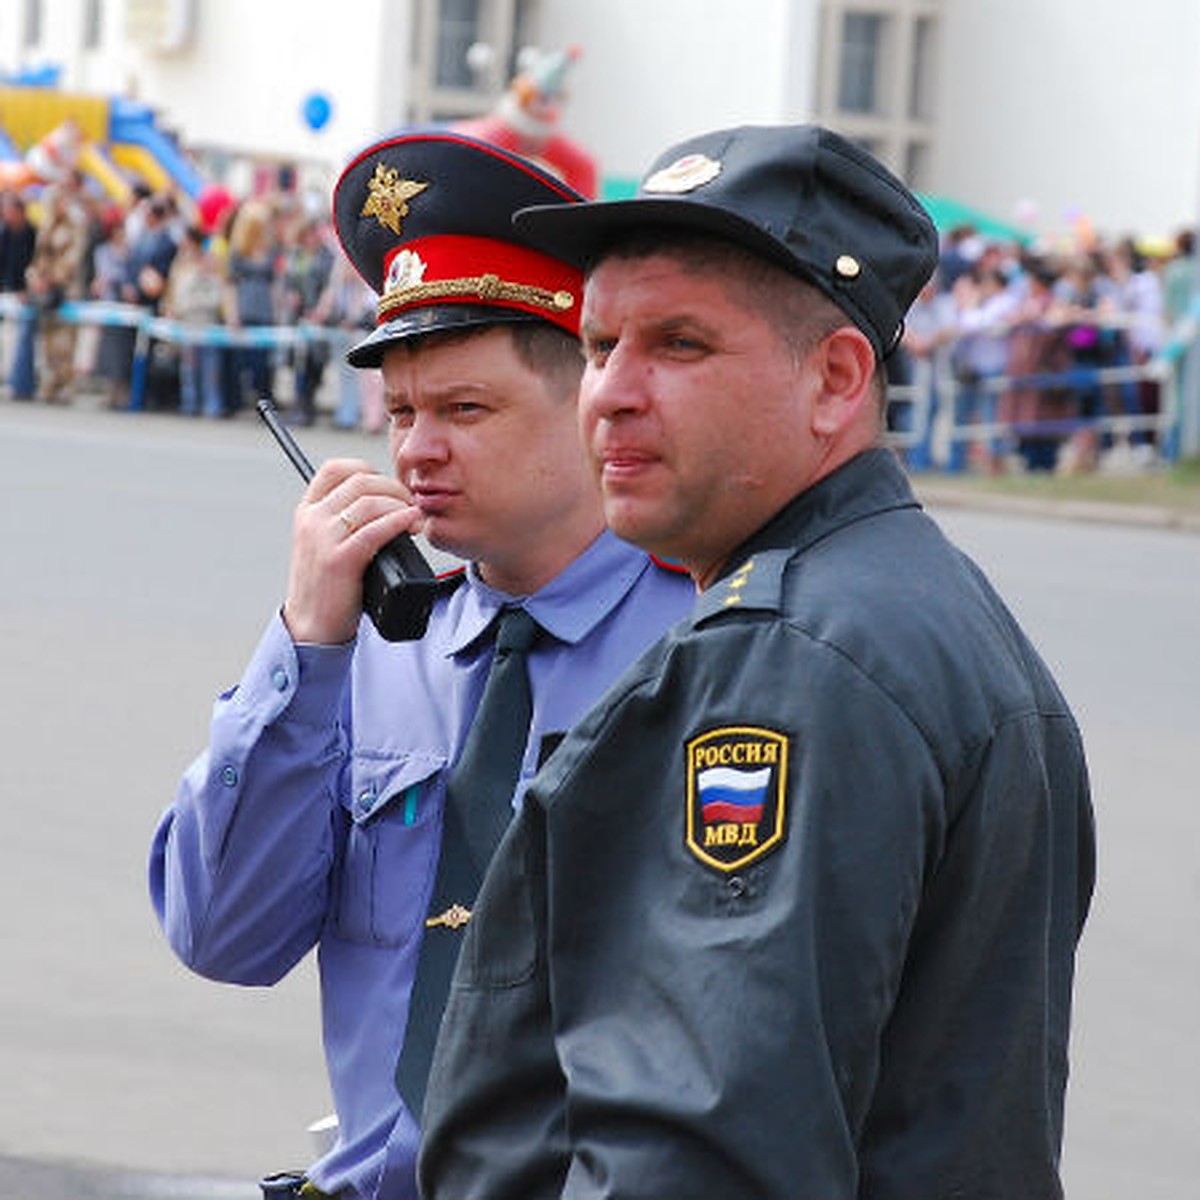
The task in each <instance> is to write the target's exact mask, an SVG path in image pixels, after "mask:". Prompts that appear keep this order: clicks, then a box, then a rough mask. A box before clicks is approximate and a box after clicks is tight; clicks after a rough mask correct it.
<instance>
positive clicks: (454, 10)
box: [434, 0, 481, 88]
mask: <svg viewBox="0 0 1200 1200" xmlns="http://www.w3.org/2000/svg"><path fill="white" fill-rule="evenodd" d="M480 40H481V38H480V35H479V0H442V2H441V4H440V5H438V33H437V69H436V72H435V75H434V80H435V83H436V85H437V86H438V87H450V88H471V87H473V86H474V79H473V78H472V74H471V67H470V64H469V63H468V60H467V51H468V50H470V48H471V47H472V46H473V45H474V44H475V43H476V42H478V41H480Z"/></svg>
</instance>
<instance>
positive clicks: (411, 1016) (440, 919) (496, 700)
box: [396, 608, 539, 1119]
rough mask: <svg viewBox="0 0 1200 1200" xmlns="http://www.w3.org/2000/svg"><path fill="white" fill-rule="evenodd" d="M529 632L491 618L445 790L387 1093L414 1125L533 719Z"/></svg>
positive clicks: (518, 614)
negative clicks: (392, 1090) (490, 644)
mask: <svg viewBox="0 0 1200 1200" xmlns="http://www.w3.org/2000/svg"><path fill="white" fill-rule="evenodd" d="M538 631H539V626H538V624H537V622H536V621H535V620H534V619H533V618H532V617H531V616H530V615H529V614H528V613H527V612H526V611H525V610H524V609H523V608H505V609H502V610H501V613H500V618H499V620H498V622H497V628H496V652H495V657H494V658H493V660H492V666H491V670H490V671H489V672H488V678H487V683H486V685H485V686H484V689H483V696H482V698H481V699H480V701H479V707H478V709H476V711H475V719H474V720H473V721H472V722H471V728H470V731H469V732H468V734H467V738H466V741H465V742H464V743H463V748H462V753H461V754H460V755H459V758H458V762H457V763H456V764H455V766H454V769H453V770H452V771H451V773H450V778H449V780H448V782H447V785H446V804H445V809H444V812H443V816H442V845H441V851H440V853H439V855H438V866H437V877H436V878H435V880H434V885H433V896H432V898H431V899H430V902H429V917H428V919H427V920H426V922H425V936H424V939H423V940H422V942H421V952H420V957H419V958H418V960H417V971H416V976H415V978H414V980H413V992H412V1001H411V1002H410V1004H409V1013H408V1027H407V1029H406V1030H405V1034H404V1046H403V1049H402V1050H401V1052H400V1061H399V1062H398V1063H397V1066H396V1086H397V1088H398V1089H399V1091H400V1095H401V1096H402V1097H403V1098H404V1102H405V1104H407V1106H408V1110H409V1112H411V1113H412V1114H413V1116H414V1117H415V1118H417V1119H419V1118H420V1115H421V1106H422V1104H424V1101H425V1084H426V1081H427V1080H428V1078H429V1067H430V1064H431V1062H432V1061H433V1047H434V1043H435V1042H436V1041H437V1035H438V1027H439V1026H440V1024H441V1020H442V1010H443V1009H444V1008H445V1006H446V997H447V996H448V995H449V993H450V980H451V977H452V976H453V974H454V964H455V962H456V961H457V960H458V950H459V945H460V943H461V941H462V927H463V926H464V925H465V924H466V923H467V921H468V919H469V918H470V915H471V906H472V905H473V904H474V903H475V895H476V893H477V892H478V891H479V884H480V881H481V880H482V879H483V874H484V872H485V871H486V870H487V865H488V863H489V862H490V861H491V858H492V854H493V852H494V851H495V849H496V845H497V843H498V842H499V841H500V838H501V836H502V835H503V833H504V830H505V828H506V827H507V825H508V822H509V819H510V817H511V816H512V795H513V790H514V789H515V787H516V783H517V777H518V775H519V773H520V769H521V758H522V755H523V753H524V750H525V744H526V742H527V741H528V739H529V720H530V716H531V714H532V711H533V699H532V694H531V692H530V687H529V675H528V672H527V670H526V666H525V655H526V651H528V649H529V647H530V646H531V645H532V644H533V641H534V638H535V637H536V636H537V634H538Z"/></svg>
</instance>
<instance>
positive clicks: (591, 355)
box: [583, 338, 615, 366]
mask: <svg viewBox="0 0 1200 1200" xmlns="http://www.w3.org/2000/svg"><path fill="white" fill-rule="evenodd" d="M614 344H615V343H614V341H613V339H612V338H594V339H590V340H589V341H588V342H586V343H585V344H584V348H583V357H584V359H585V360H586V361H587V362H588V363H590V364H591V365H592V366H603V365H604V362H605V360H606V359H607V358H608V356H609V355H610V354H611V353H612V348H613V346H614Z"/></svg>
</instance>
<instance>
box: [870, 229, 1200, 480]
mask: <svg viewBox="0 0 1200 1200" xmlns="http://www.w3.org/2000/svg"><path fill="white" fill-rule="evenodd" d="M1193 250H1194V234H1193V232H1192V231H1191V230H1190V229H1184V230H1181V231H1179V233H1178V234H1177V235H1176V237H1175V239H1174V241H1173V242H1171V243H1166V242H1163V243H1161V244H1158V243H1155V242H1149V241H1138V240H1137V239H1135V238H1134V237H1132V236H1126V237H1123V238H1121V239H1119V240H1114V241H1109V242H1106V241H1104V240H1101V239H1097V238H1094V237H1088V238H1084V239H1078V240H1077V241H1075V242H1073V243H1072V244H1071V245H1070V246H1068V247H1065V248H1060V249H1053V250H1044V249H1037V248H1026V247H1023V246H1022V245H1021V244H1020V243H1018V242H1013V241H1004V240H997V239H987V238H984V237H981V236H980V235H979V233H978V231H977V230H975V229H974V228H972V227H969V226H961V227H957V228H955V229H952V230H950V231H949V232H948V233H947V235H946V236H945V237H944V238H943V240H942V246H941V253H940V256H939V264H938V270H937V272H936V274H935V276H934V278H933V279H931V280H930V281H929V283H928V284H927V285H926V286H925V288H924V289H923V290H922V292H921V294H920V296H919V297H918V298H917V300H916V302H915V303H914V304H913V307H912V308H911V309H910V311H909V313H908V318H907V321H906V328H905V335H904V339H903V342H902V344H901V348H900V352H899V354H898V355H897V356H896V359H895V360H894V361H893V364H892V370H891V378H892V380H893V382H896V383H902V384H907V385H909V386H910V388H911V389H912V391H911V395H912V396H913V397H920V398H922V399H924V398H928V400H929V404H928V407H927V408H921V409H918V406H917V405H915V404H913V405H908V404H906V405H904V406H901V405H897V406H894V410H893V423H894V425H895V426H896V427H897V428H899V429H901V430H903V431H904V432H906V433H908V434H909V435H910V438H909V444H908V445H907V447H906V456H907V459H908V462H909V465H910V466H911V467H913V468H914V469H918V470H923V469H928V468H930V467H933V466H942V467H944V468H945V469H947V470H951V471H961V470H964V469H967V468H974V469H979V470H983V471H987V472H998V471H1003V470H1005V469H1008V468H1009V467H1012V466H1016V467H1017V468H1019V469H1027V470H1051V469H1055V468H1057V469H1059V470H1067V469H1081V468H1091V467H1093V466H1094V465H1095V464H1096V461H1097V456H1098V453H1099V452H1100V451H1101V450H1102V449H1103V448H1104V447H1105V446H1110V445H1113V444H1119V445H1121V446H1122V447H1123V448H1125V449H1128V448H1129V447H1134V448H1138V447H1141V448H1143V455H1144V457H1147V458H1149V457H1150V456H1152V455H1153V453H1154V447H1153V443H1154V441H1155V440H1156V439H1155V433H1154V422H1153V418H1154V417H1156V416H1157V415H1158V414H1159V412H1160V407H1161V403H1162V396H1161V394H1160V387H1159V384H1158V381H1157V380H1156V379H1154V378H1153V374H1152V372H1150V371H1148V370H1147V371H1142V372H1138V371H1137V370H1131V371H1127V372H1126V373H1125V374H1123V375H1121V376H1119V377H1118V381H1117V382H1108V380H1110V379H1111V378H1112V376H1111V375H1110V376H1107V377H1102V376H1098V375H1097V374H1096V372H1097V371H1099V370H1102V369H1106V368H1135V369H1136V368H1145V367H1147V364H1150V363H1151V361H1152V360H1153V359H1154V358H1155V356H1156V355H1158V354H1160V353H1161V351H1162V350H1163V349H1164V347H1165V346H1166V344H1167V342H1168V340H1169V339H1170V338H1171V336H1172V335H1173V334H1174V333H1175V332H1176V331H1178V330H1179V329H1181V328H1182V323H1183V322H1185V321H1187V320H1188V319H1189V309H1190V306H1191V303H1192V297H1193V294H1194V292H1195V290H1196V262H1195V258H1194V254H1193ZM943 401H944V403H942V402H943ZM939 409H941V413H942V424H943V426H944V427H949V429H950V433H949V436H948V437H946V438H945V439H943V443H942V446H941V449H940V453H938V451H937V449H935V437H934V433H935V424H936V417H937V415H938V413H939ZM918 412H921V413H924V414H927V419H925V420H923V421H921V420H918V418H917V414H918ZM1107 416H1122V417H1125V418H1128V419H1129V420H1128V421H1127V427H1126V429H1125V431H1124V432H1125V434H1126V435H1127V436H1126V437H1125V438H1124V440H1121V439H1114V437H1113V435H1112V433H1111V432H1109V433H1103V432H1097V430H1096V428H1095V420H1096V418H1099V417H1107ZM972 425H974V426H977V427H978V430H979V432H978V434H977V435H976V436H972V435H971V431H970V429H969V427H970V426H972Z"/></svg>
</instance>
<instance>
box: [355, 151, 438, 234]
mask: <svg viewBox="0 0 1200 1200" xmlns="http://www.w3.org/2000/svg"><path fill="white" fill-rule="evenodd" d="M428 186H429V184H427V183H418V182H417V181H416V180H415V179H401V178H400V172H399V171H397V170H396V168H395V167H386V166H384V165H383V163H377V164H376V165H375V174H374V175H372V176H371V181H370V183H368V184H367V191H368V192H369V193H370V195H368V196H367V202H366V204H364V205H363V210H362V216H364V217H374V218H375V219H376V220H377V221H378V222H379V223H380V225H382V226H384V228H385V229H390V230H391V231H392V232H393V233H394V234H396V235H397V236H399V234H400V223H401V222H402V221H403V220H404V218H405V217H407V216H408V202H409V201H410V200H411V199H412V198H413V197H414V196H419V195H420V194H421V193H422V192H423V191H424V190H425V189H426V188H427V187H428Z"/></svg>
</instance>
